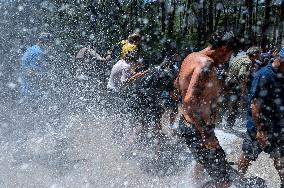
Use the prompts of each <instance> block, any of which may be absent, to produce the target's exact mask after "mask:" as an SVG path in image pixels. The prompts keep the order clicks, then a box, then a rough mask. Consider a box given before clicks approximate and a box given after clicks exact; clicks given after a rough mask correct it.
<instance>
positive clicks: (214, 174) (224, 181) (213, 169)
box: [180, 120, 231, 188]
mask: <svg viewBox="0 0 284 188" xmlns="http://www.w3.org/2000/svg"><path fill="white" fill-rule="evenodd" d="M180 127H181V132H182V135H183V136H184V137H185V139H186V143H187V145H188V147H189V149H190V151H191V153H192V155H193V157H194V159H195V160H196V161H197V162H198V163H200V164H201V165H202V166H203V168H204V169H205V170H206V172H207V173H208V174H209V176H210V177H211V178H212V181H210V182H209V183H208V184H206V185H205V187H210V186H211V187H212V186H215V187H220V188H227V187H229V186H230V184H231V182H230V180H229V174H228V171H227V170H228V168H227V167H228V163H227V161H226V155H225V152H224V151H223V149H222V148H218V149H215V150H209V149H207V148H206V147H205V144H204V143H203V141H202V137H201V135H200V133H199V132H198V131H197V130H196V129H195V128H194V126H193V125H190V127H188V126H187V125H185V121H184V120H181V121H180Z"/></svg>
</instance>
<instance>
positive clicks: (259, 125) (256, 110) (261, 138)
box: [251, 98, 268, 148]
mask: <svg viewBox="0 0 284 188" xmlns="http://www.w3.org/2000/svg"><path fill="white" fill-rule="evenodd" d="M262 108H263V102H262V100H261V99H259V98H254V99H253V100H252V104H251V110H252V118H253V121H254V123H255V126H256V139H257V141H258V142H259V144H260V145H261V147H262V148H265V147H266V146H267V144H268V135H267V132H266V130H265V125H264V123H265V119H264V117H263V115H262Z"/></svg>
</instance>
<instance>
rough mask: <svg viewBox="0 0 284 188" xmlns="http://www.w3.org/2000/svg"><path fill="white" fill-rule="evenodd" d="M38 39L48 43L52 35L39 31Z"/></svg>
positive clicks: (51, 39)
mask: <svg viewBox="0 0 284 188" xmlns="http://www.w3.org/2000/svg"><path fill="white" fill-rule="evenodd" d="M38 41H39V42H41V43H49V42H52V41H53V36H52V35H51V34H50V33H41V34H40V35H39V37H38Z"/></svg>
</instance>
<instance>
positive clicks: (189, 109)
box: [183, 98, 197, 117]
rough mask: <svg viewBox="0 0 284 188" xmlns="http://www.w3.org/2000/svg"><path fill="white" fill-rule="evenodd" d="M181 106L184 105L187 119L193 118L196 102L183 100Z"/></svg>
mask: <svg viewBox="0 0 284 188" xmlns="http://www.w3.org/2000/svg"><path fill="white" fill-rule="evenodd" d="M183 104H184V110H186V114H187V115H188V116H189V117H194V114H196V109H197V103H196V100H192V99H187V98H185V99H184V101H183Z"/></svg>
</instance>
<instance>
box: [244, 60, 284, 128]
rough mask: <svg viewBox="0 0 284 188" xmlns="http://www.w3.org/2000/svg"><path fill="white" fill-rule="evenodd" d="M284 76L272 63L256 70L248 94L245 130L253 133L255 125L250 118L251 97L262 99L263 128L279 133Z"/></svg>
mask: <svg viewBox="0 0 284 188" xmlns="http://www.w3.org/2000/svg"><path fill="white" fill-rule="evenodd" d="M283 84H284V77H283V75H282V74H280V73H278V72H277V71H276V70H275V69H274V68H273V67H272V64H271V63H270V64H268V65H267V66H265V67H263V68H261V69H260V70H259V71H257V72H256V74H255V76H254V78H253V82H252V85H251V90H250V95H249V112H248V122H247V130H248V132H249V133H255V132H256V127H255V124H254V122H253V119H252V112H251V105H250V104H251V102H252V99H254V98H258V99H261V100H262V104H263V108H262V109H261V112H262V117H263V118H264V119H265V122H264V123H265V129H266V130H267V131H269V132H271V133H280V132H281V128H282V126H283V125H282V124H283V116H284V85H283Z"/></svg>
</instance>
